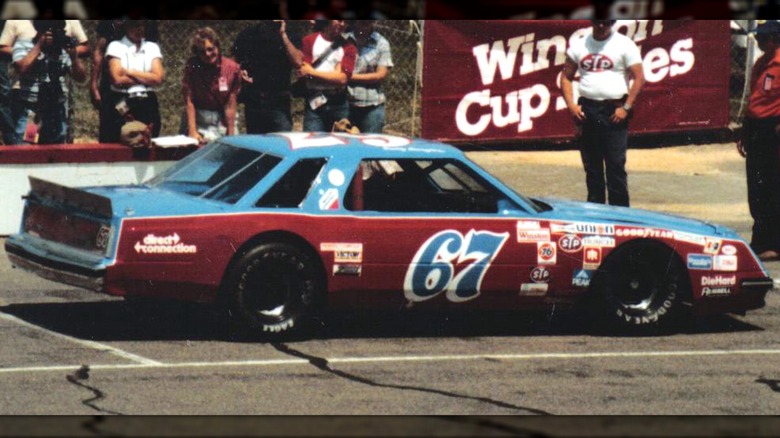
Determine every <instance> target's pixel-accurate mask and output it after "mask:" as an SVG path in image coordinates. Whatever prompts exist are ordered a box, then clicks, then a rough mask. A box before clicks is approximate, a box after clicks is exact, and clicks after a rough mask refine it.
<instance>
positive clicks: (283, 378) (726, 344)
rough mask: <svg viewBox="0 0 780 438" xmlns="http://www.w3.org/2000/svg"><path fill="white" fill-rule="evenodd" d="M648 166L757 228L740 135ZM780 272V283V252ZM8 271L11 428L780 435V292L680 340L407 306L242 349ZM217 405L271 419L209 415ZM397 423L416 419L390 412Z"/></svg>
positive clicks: (657, 203) (633, 156)
mask: <svg viewBox="0 0 780 438" xmlns="http://www.w3.org/2000/svg"><path fill="white" fill-rule="evenodd" d="M469 155H470V156H471V157H472V158H473V159H474V160H475V161H477V162H478V163H480V164H482V165H484V166H485V167H487V168H489V169H491V171H492V172H493V173H494V174H495V175H497V176H498V177H499V178H500V179H502V180H504V181H505V182H506V183H507V184H509V185H510V186H512V187H513V188H515V189H516V190H518V191H520V192H521V193H525V194H529V195H534V196H537V195H551V196H555V197H564V198H570V199H582V198H583V197H584V187H583V186H584V174H583V173H582V170H581V164H580V163H579V158H578V155H577V153H576V152H573V151H564V152H523V153H514V152H513V153H507V152H474V153H470V154H469ZM628 169H629V178H630V180H629V181H630V184H631V193H632V197H633V199H632V204H633V205H634V206H636V207H641V208H647V209H651V210H655V211H662V212H670V213H675V214H683V215H686V216H690V217H696V218H701V219H707V220H712V221H715V222H718V223H721V224H723V225H728V226H731V227H733V228H735V229H736V230H737V231H738V232H740V234H742V235H743V236H744V237H746V238H747V237H749V235H750V225H751V221H750V216H749V214H748V210H747V204H746V202H745V199H746V193H745V191H746V189H745V182H744V181H745V180H744V163H743V162H742V160H741V158H739V157H738V156H737V155H736V152H735V151H734V148H733V144H724V145H708V146H688V147H680V148H665V149H654V150H631V151H629V167H628ZM766 266H767V268H768V269H769V270H770V271H771V273H772V276H773V277H774V278H780V262H770V263H767V265H766ZM0 279H2V281H1V282H0V336H2V341H0V388H2V390H0V414H2V415H14V416H22V417H17V418H10V417H6V418H4V419H3V423H4V424H3V426H2V428H0V436H3V435H21V434H24V435H36V434H38V435H49V436H52V435H74V434H76V435H114V436H121V435H141V434H145V433H154V434H156V435H161V434H169V435H176V434H182V435H190V436H192V435H222V436H238V435H256V434H272V435H320V436H323V435H334V436H335V435H353V436H354V435H367V434H380V435H409V434H414V435H468V436H471V435H488V436H502V435H522V436H591V435H594V434H595V435H612V436H624V435H645V436H657V435H662V434H663V435H670V434H671V435H678V436H683V435H684V436H702V435H708V436H709V435H750V436H756V435H776V431H777V430H780V428H779V426H780V421H777V419H776V418H771V417H763V418H753V417H747V418H745V417H739V416H754V415H776V414H777V413H778V411H780V367H778V365H777V364H778V363H780V319H779V318H778V315H780V297H778V293H777V292H778V291H777V290H773V291H771V292H770V294H769V296H768V299H767V306H766V307H765V308H763V309H760V310H757V311H752V312H749V313H748V314H747V315H744V316H738V315H721V316H716V317H710V318H705V319H700V320H697V321H696V322H695V323H694V324H691V325H690V326H689V327H686V328H685V329H683V331H682V332H681V333H678V334H674V335H670V336H661V337H639V338H637V337H621V336H595V335H592V334H589V333H586V332H583V331H582V329H581V328H580V327H579V326H577V325H576V324H573V323H572V321H573V315H571V314H568V313H566V312H552V313H549V312H548V313H544V314H526V313H508V314H488V315H486V314H478V313H474V314H457V315H451V314H450V315H447V314H420V315H412V316H404V315H399V314H398V313H394V312H387V313H372V314H355V313H352V314H350V313H347V314H330V315H327V316H326V317H325V319H323V321H322V327H321V330H320V331H319V333H318V335H317V336H316V337H315V338H310V339H300V340H292V341H289V342H285V343H261V342H231V341H229V340H228V339H226V338H225V336H224V335H223V334H222V333H223V332H222V330H221V328H220V327H221V325H220V322H219V321H215V320H214V319H213V317H212V316H211V314H210V313H209V312H208V311H206V310H205V309H202V308H200V307H198V306H192V305H176V304H168V303H166V304H161V305H159V306H155V307H154V308H144V307H133V306H128V305H127V304H126V303H125V302H124V301H122V300H120V299H116V298H112V297H107V296H102V295H98V294H94V293H92V292H88V291H85V290H80V289H76V288H72V287H68V286H62V285H58V284H56V283H52V282H49V281H46V280H42V279H39V278H37V277H34V276H32V275H29V274H26V273H23V272H20V271H17V270H12V269H11V268H10V266H9V263H8V261H7V258H6V257H5V254H4V253H2V251H0ZM28 415H36V416H37V415H54V416H59V415H66V416H75V417H58V418H51V417H43V418H42V417H26V416H28ZM114 415H123V416H124V415H135V416H139V415H140V416H152V417H146V418H126V417H125V418H124V419H120V418H116V417H113V416H114ZM159 415H185V416H190V415H196V416H197V417H186V418H182V417H159ZM212 415H220V416H223V415H224V416H237V415H239V416H243V415H251V417H229V418H213V417H202V416H212ZM271 415H273V416H277V415H279V416H283V417H267V416H271ZM289 415H295V416H297V415H311V416H315V417H308V418H300V417H286V416H289ZM331 415H337V416H336V417H329V416H331ZM396 415H399V416H408V417H403V418H394V417H386V416H396ZM561 415H563V416H569V417H568V418H566V420H565V421H549V419H548V416H561ZM589 415H599V416H600V417H580V416H589ZM624 415H630V416H635V415H640V416H648V415H668V416H672V417H668V418H665V419H664V421H657V419H654V418H653V417H632V418H630V419H628V421H626V419H625V418H624V417H621V416H624ZM701 415H706V416H715V417H696V416H701ZM256 416H261V417H256ZM323 416H325V417H323ZM369 416H370V417H369ZM377 416H378V417H377ZM538 416H542V417H544V418H538ZM571 416H575V417H571ZM678 416H693V417H678ZM731 416H737V417H731ZM149 431H153V432H149Z"/></svg>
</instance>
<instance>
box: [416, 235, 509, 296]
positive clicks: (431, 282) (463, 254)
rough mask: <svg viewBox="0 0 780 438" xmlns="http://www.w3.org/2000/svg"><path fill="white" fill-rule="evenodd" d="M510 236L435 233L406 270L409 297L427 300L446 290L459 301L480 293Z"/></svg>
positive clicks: (418, 251) (448, 294)
mask: <svg viewBox="0 0 780 438" xmlns="http://www.w3.org/2000/svg"><path fill="white" fill-rule="evenodd" d="M508 237H509V233H502V234H497V233H492V232H490V231H475V230H470V231H469V232H468V233H466V235H465V236H464V235H462V234H461V233H460V232H458V231H456V230H445V231H441V232H439V233H436V234H434V235H433V236H431V237H430V238H429V239H428V240H427V241H426V242H425V243H423V245H422V246H421V247H420V249H419V250H417V254H415V255H414V258H413V259H412V263H411V264H410V265H409V269H408V270H407V271H406V277H405V278H404V295H405V296H406V299H408V300H409V301H414V302H419V301H425V300H429V299H431V298H433V297H435V296H436V295H439V294H440V293H442V292H444V291H447V294H446V296H447V299H448V300H450V301H453V302H456V303H459V302H463V301H468V300H472V299H474V298H476V297H478V296H479V293H480V287H481V285H482V279H483V278H484V277H485V273H486V272H487V270H488V269H489V268H490V263H491V262H492V260H493V259H494V258H495V257H496V255H497V254H498V253H499V251H501V248H502V247H503V246H504V242H506V239H507V238H508Z"/></svg>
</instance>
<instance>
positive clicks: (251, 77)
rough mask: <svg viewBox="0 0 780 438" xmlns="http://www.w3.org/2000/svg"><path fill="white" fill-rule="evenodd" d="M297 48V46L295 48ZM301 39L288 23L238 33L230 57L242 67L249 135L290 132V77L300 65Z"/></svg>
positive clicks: (242, 97)
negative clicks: (288, 26)
mask: <svg viewBox="0 0 780 438" xmlns="http://www.w3.org/2000/svg"><path fill="white" fill-rule="evenodd" d="M296 44H297V46H296ZM298 46H300V36H299V35H295V34H294V33H292V32H291V35H288V31H287V23H286V22H285V21H281V20H273V21H271V20H266V21H261V22H259V23H257V24H255V25H253V26H251V27H248V28H246V29H244V30H242V31H241V33H239V34H238V37H236V40H235V42H234V43H233V49H232V53H233V56H234V57H235V60H236V62H238V63H239V64H240V65H241V76H242V80H243V83H242V84H241V92H240V94H239V97H238V100H239V102H240V103H243V104H244V116H245V120H246V131H247V133H249V134H266V133H269V132H281V131H292V112H291V106H290V104H291V100H292V98H291V95H290V74H291V73H292V69H293V68H295V69H298V68H299V67H300V66H301V64H302V63H303V54H302V53H301V51H300V50H299V49H298Z"/></svg>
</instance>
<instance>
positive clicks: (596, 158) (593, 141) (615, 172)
mask: <svg viewBox="0 0 780 438" xmlns="http://www.w3.org/2000/svg"><path fill="white" fill-rule="evenodd" d="M579 104H580V105H581V106H582V110H583V112H584V113H585V121H584V122H582V136H581V137H580V155H581V157H582V165H583V167H584V168H585V183H586V185H587V187H588V202H595V203H599V204H605V203H607V199H609V204H610V205H620V206H625V207H628V204H629V199H628V175H627V174H626V148H627V146H628V118H627V119H626V120H624V121H623V122H621V123H617V124H615V123H612V122H611V121H610V119H611V118H612V115H613V114H614V113H615V108H616V107H617V106H618V105H620V101H607V102H602V101H596V100H591V99H586V98H584V97H581V98H580V100H579ZM605 170H606V183H605ZM607 195H609V198H607Z"/></svg>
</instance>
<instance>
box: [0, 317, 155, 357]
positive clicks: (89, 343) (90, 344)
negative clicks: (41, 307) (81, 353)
mask: <svg viewBox="0 0 780 438" xmlns="http://www.w3.org/2000/svg"><path fill="white" fill-rule="evenodd" d="M0 318H2V319H4V320H6V321H11V322H14V323H16V324H19V325H21V326H24V327H28V328H31V329H35V330H40V331H44V332H46V333H48V334H49V335H51V336H53V337H55V338H59V339H64V340H66V341H69V342H74V343H76V344H79V345H82V346H84V347H87V348H91V349H94V350H99V351H105V352H107V353H111V354H113V355H115V356H119V357H121V358H123V359H128V360H131V361H133V362H138V363H139V364H142V365H162V363H161V362H157V361H156V360H152V359H147V358H145V357H142V356H138V355H137V354H133V353H128V352H126V351H123V350H120V349H118V348H114V347H111V346H108V345H105V344H101V343H99V342H95V341H88V340H85V339H79V338H74V337H72V336H68V335H63V334H62V333H57V332H54V331H51V330H47V329H45V328H43V327H40V326H37V325H35V324H30V323H29V322H27V321H25V320H23V319H19V318H17V317H15V316H13V315H9V314H8V313H4V312H0ZM70 368H72V367H70ZM70 368H69V369H70Z"/></svg>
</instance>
